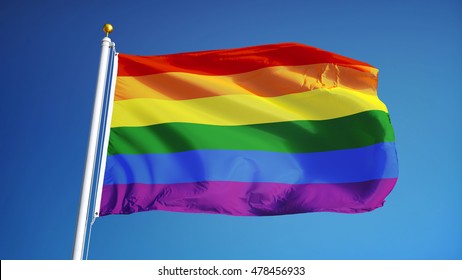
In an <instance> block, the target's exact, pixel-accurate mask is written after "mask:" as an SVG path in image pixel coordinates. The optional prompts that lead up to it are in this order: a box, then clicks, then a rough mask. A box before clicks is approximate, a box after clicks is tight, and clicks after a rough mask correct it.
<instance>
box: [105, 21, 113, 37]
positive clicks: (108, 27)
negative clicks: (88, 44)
mask: <svg viewBox="0 0 462 280" xmlns="http://www.w3.org/2000/svg"><path fill="white" fill-rule="evenodd" d="M113 30H114V27H112V24H110V23H106V24H105V25H104V27H103V31H104V32H106V37H108V36H109V33H111V32H112V31H113Z"/></svg>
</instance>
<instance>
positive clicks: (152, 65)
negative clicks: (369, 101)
mask: <svg viewBox="0 0 462 280" xmlns="http://www.w3.org/2000/svg"><path fill="white" fill-rule="evenodd" d="M318 63H334V64H338V65H342V66H347V67H351V68H355V69H358V70H362V67H361V66H368V67H372V66H370V65H369V64H367V63H364V62H361V61H358V60H354V59H351V58H348V57H344V56H341V55H338V54H334V53H331V52H328V51H324V50H321V49H318V48H314V47H309V46H306V45H302V44H298V43H281V44H272V45H262V46H254V47H246V48H237V49H225V50H213V51H202V52H190V53H179V54H171V55H160V56H136V55H127V54H119V70H118V76H143V75H151V74H159V73H165V72H186V73H193V74H201V75H231V74H237V73H243V72H249V71H253V70H257V69H261V68H264V67H271V66H296V65H309V64H318Z"/></svg>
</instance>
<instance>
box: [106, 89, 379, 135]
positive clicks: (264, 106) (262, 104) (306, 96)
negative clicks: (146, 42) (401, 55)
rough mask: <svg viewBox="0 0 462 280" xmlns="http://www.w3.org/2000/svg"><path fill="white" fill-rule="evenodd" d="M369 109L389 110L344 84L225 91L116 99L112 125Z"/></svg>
mask: <svg viewBox="0 0 462 280" xmlns="http://www.w3.org/2000/svg"><path fill="white" fill-rule="evenodd" d="M369 110H380V111H384V112H388V111H387V108H386V106H385V104H384V103H382V102H381V101H380V100H379V99H378V98H377V97H376V96H371V95H367V94H363V93H360V92H357V91H352V90H348V89H342V88H333V89H330V90H327V89H317V90H313V91H309V92H302V93H296V94H289V95H284V96H279V97H266V98H265V97H257V96H250V95H243V96H242V95H241V96H239V95H226V96H216V97H208V98H199V99H191V100H181V101H178V100H175V101H173V100H158V99H151V98H140V99H129V100H122V101H116V102H114V113H113V117H112V124H111V127H122V126H147V125H153V124H160V123H168V122H187V123H201V124H211V125H245V124H258V123H269V122H281V121H293V120H325V119H332V118H338V117H343V116H348V115H352V114H356V113H360V112H364V111H369Z"/></svg>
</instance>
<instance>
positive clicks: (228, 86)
mask: <svg viewBox="0 0 462 280" xmlns="http://www.w3.org/2000/svg"><path fill="white" fill-rule="evenodd" d="M366 70H368V72H366ZM336 87H341V88H346V89H351V90H355V91H359V92H361V93H365V94H369V95H376V90H377V69H375V68H371V67H368V68H367V69H366V67H364V71H359V70H355V69H352V68H348V67H343V66H338V65H333V64H312V65H302V66H275V67H267V68H263V69H259V70H255V71H250V72H247V73H241V74H234V75H226V76H206V75H197V74H189V73H162V74H155V75H148V76H138V77H117V86H116V90H115V100H126V99H133V98H155V99H174V100H185V99H194V98H203V97H213V96H221V95H254V96H261V97H276V96H282V95H286V94H291V93H299V92H307V91H311V90H316V89H320V88H325V89H329V88H336Z"/></svg>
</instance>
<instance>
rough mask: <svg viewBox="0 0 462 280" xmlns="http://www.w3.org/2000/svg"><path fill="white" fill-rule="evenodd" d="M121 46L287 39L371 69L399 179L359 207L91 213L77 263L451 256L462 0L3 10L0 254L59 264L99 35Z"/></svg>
mask: <svg viewBox="0 0 462 280" xmlns="http://www.w3.org/2000/svg"><path fill="white" fill-rule="evenodd" d="M106 22H110V23H112V24H113V25H114V27H115V31H114V33H113V34H112V35H111V38H112V40H113V41H115V42H116V45H117V50H118V51H119V52H121V53H128V54H139V55H155V54H167V53H177V52H186V51H198V50H208V49H221V48H235V47H243V46H252V45H259V44H267V43H279V42H300V43H303V44H307V45H311V46H315V47H319V48H322V49H325V50H328V51H332V52H336V53H339V54H342V55H345V56H349V57H352V58H355V59H358V60H362V61H365V62H368V63H370V64H372V65H374V66H376V67H377V68H379V70H380V74H379V90H378V92H379V96H380V98H381V99H382V100H383V101H384V102H385V103H386V104H387V106H388V109H389V111H390V115H391V119H392V123H393V126H394V129H395V133H396V143H397V148H398V156H399V161H400V176H399V180H398V183H397V185H396V187H395V189H394V191H393V192H392V193H391V194H390V195H389V197H388V198H387V202H386V204H385V206H384V207H383V208H380V209H377V210H375V211H373V212H370V213H365V214H356V215H348V214H335V213H311V214H299V215H288V216H278V217H232V216H224V215H210V214H184V213H171V212H162V211H152V212H145V213H138V214H133V215H125V216H124V215H114V216H106V217H102V218H99V219H97V221H96V223H95V225H94V227H93V234H92V240H91V247H90V254H89V257H90V259H462V149H461V144H460V143H461V136H462V113H461V109H460V107H461V105H462V94H461V91H460V88H459V87H458V86H457V85H458V83H459V82H460V81H461V79H462V70H461V65H462V29H461V28H460V27H461V26H462V3H461V2H460V1H457V0H454V1H451V0H438V1H435V0H426V1H403V0H401V1H358V0H352V1H328V2H327V1H309V0H306V1H294V0H285V1H271V0H270V1H263V0H253V1H244V0H232V1H205V0H204V1H179V0H171V1H137V0H133V1H117V0H114V1H78V2H77V1H29V0H26V1H1V2H0V30H1V36H2V40H1V44H0V51H1V52H0V53H1V54H2V58H1V63H0V94H1V97H2V98H1V102H0V113H1V114H0V116H1V118H2V122H1V123H2V129H1V130H0V136H1V137H0V156H1V159H2V160H1V161H0V175H1V181H0V194H1V195H0V259H69V258H71V256H72V248H73V241H74V231H75V226H76V218H77V211H78V206H79V199H80V191H81V183H82V174H83V168H84V164H85V156H86V146H87V141H88V134H89V128H90V119H91V113H92V106H93V99H94V92H95V86H96V77H97V69H98V63H99V56H100V42H101V39H102V38H103V37H104V34H103V32H102V26H103V24H104V23H106Z"/></svg>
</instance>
